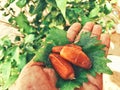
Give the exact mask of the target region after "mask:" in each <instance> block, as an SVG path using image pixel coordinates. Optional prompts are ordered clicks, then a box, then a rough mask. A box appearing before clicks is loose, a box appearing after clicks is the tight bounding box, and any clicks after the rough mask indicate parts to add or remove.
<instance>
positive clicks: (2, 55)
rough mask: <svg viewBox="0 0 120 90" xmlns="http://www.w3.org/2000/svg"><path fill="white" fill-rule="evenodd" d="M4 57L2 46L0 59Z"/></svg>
mask: <svg viewBox="0 0 120 90" xmlns="http://www.w3.org/2000/svg"><path fill="white" fill-rule="evenodd" d="M3 57H4V50H3V49H1V48H0V60H1V59H2V58H3Z"/></svg>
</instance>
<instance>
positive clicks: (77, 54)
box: [60, 45, 91, 69]
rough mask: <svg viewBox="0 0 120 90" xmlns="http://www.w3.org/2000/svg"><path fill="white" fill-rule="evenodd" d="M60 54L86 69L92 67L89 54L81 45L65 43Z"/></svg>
mask: <svg viewBox="0 0 120 90" xmlns="http://www.w3.org/2000/svg"><path fill="white" fill-rule="evenodd" d="M60 55H61V56H62V57H63V58H64V59H65V60H67V61H69V62H71V63H72V64H74V65H76V66H79V67H81V68H84V69H90V68H91V61H90V59H89V58H88V56H87V55H86V54H85V53H84V52H83V51H82V48H81V47H78V46H77V45H72V46H71V45H65V46H64V47H63V48H62V49H61V51H60Z"/></svg>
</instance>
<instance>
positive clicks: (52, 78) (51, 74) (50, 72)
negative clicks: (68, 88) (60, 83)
mask: <svg viewBox="0 0 120 90" xmlns="http://www.w3.org/2000/svg"><path fill="white" fill-rule="evenodd" d="M43 71H44V72H45V73H46V75H47V77H48V79H49V81H50V82H51V84H52V85H53V86H54V87H55V85H56V82H57V78H56V75H55V71H54V70H53V69H51V68H44V69H43Z"/></svg>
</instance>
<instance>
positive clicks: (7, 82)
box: [3, 75, 18, 90]
mask: <svg viewBox="0 0 120 90" xmlns="http://www.w3.org/2000/svg"><path fill="white" fill-rule="evenodd" d="M17 78H18V75H13V76H10V78H9V79H8V80H7V81H6V83H5V85H4V87H3V90H6V89H8V88H9V87H10V86H11V85H12V84H13V83H14V82H15V81H16V79H17Z"/></svg>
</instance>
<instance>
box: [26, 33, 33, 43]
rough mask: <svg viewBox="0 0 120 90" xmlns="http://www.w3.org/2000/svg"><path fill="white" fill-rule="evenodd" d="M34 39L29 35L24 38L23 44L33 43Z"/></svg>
mask: <svg viewBox="0 0 120 90" xmlns="http://www.w3.org/2000/svg"><path fill="white" fill-rule="evenodd" d="M34 39H35V35H34V34H29V35H27V36H26V37H25V43H33V40H34Z"/></svg>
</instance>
